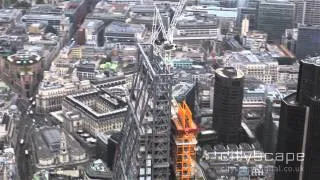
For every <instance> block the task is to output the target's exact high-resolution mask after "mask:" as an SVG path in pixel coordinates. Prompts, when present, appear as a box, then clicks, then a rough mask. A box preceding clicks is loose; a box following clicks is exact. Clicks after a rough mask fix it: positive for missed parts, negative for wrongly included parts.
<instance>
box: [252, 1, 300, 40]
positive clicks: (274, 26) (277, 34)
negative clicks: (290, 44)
mask: <svg viewBox="0 0 320 180" xmlns="http://www.w3.org/2000/svg"><path fill="white" fill-rule="evenodd" d="M294 10H295V4H294V3H291V2H289V1H286V0H282V1H276V0H262V1H260V3H259V5H258V21H257V28H258V30H261V31H264V32H266V33H268V38H269V39H271V40H281V36H282V34H283V33H284V32H285V30H286V29H290V28H292V27H293V25H294V15H295V13H294Z"/></svg>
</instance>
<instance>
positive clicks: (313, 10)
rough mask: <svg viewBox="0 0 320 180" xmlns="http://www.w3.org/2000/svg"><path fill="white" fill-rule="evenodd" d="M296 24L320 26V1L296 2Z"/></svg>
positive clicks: (305, 0) (300, 0)
mask: <svg viewBox="0 0 320 180" xmlns="http://www.w3.org/2000/svg"><path fill="white" fill-rule="evenodd" d="M295 4H296V23H297V24H305V25H320V18H319V17H320V1H319V0H296V1H295Z"/></svg>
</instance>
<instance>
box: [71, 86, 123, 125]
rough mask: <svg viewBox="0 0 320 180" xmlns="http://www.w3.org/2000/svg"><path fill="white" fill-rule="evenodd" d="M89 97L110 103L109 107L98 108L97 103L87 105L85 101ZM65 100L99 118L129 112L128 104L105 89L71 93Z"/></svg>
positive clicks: (97, 101)
mask: <svg viewBox="0 0 320 180" xmlns="http://www.w3.org/2000/svg"><path fill="white" fill-rule="evenodd" d="M87 97H90V98H95V99H96V103H99V102H103V103H106V104H108V105H109V107H108V108H107V109H101V108H98V106H95V105H90V106H89V105H87V104H85V102H83V101H84V100H85V99H86V98H87ZM65 101H67V102H69V103H71V104H73V105H74V106H75V107H76V108H77V109H79V110H81V111H84V112H86V113H87V114H89V115H91V116H92V117H94V118H95V119H97V120H103V119H104V118H106V117H110V116H111V115H113V114H117V113H125V112H127V105H126V103H125V102H124V101H122V100H121V99H120V98H118V97H116V96H112V95H109V94H108V93H107V92H106V91H105V90H103V89H101V90H91V91H87V92H83V93H79V94H76V95H70V96H67V97H66V98H65Z"/></svg>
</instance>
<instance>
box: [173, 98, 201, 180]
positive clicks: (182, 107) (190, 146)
mask: <svg viewBox="0 0 320 180" xmlns="http://www.w3.org/2000/svg"><path fill="white" fill-rule="evenodd" d="M171 114H172V124H173V127H172V131H173V133H172V138H173V142H172V158H173V163H174V164H173V168H174V172H175V176H176V179H179V180H191V179H194V172H195V149H196V145H197V140H196V135H197V125H196V124H195V123H194V121H193V119H192V113H191V111H190V109H189V107H188V105H187V103H186V102H185V101H183V102H182V103H181V104H178V103H177V102H176V101H175V100H172V111H171Z"/></svg>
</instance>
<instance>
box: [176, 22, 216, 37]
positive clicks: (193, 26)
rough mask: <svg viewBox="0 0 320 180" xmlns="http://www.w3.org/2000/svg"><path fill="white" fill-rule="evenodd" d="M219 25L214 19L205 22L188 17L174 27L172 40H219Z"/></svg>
mask: <svg viewBox="0 0 320 180" xmlns="http://www.w3.org/2000/svg"><path fill="white" fill-rule="evenodd" d="M220 33H221V32H220V28H219V23H218V20H217V19H216V18H209V17H208V19H207V20H203V19H199V18H193V19H191V20H190V18H189V17H187V18H185V19H183V18H182V20H181V21H179V22H178V23H177V26H176V30H175V36H174V40H177V41H179V40H180V41H182V40H195V39H197V40H205V39H219V38H220Z"/></svg>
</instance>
